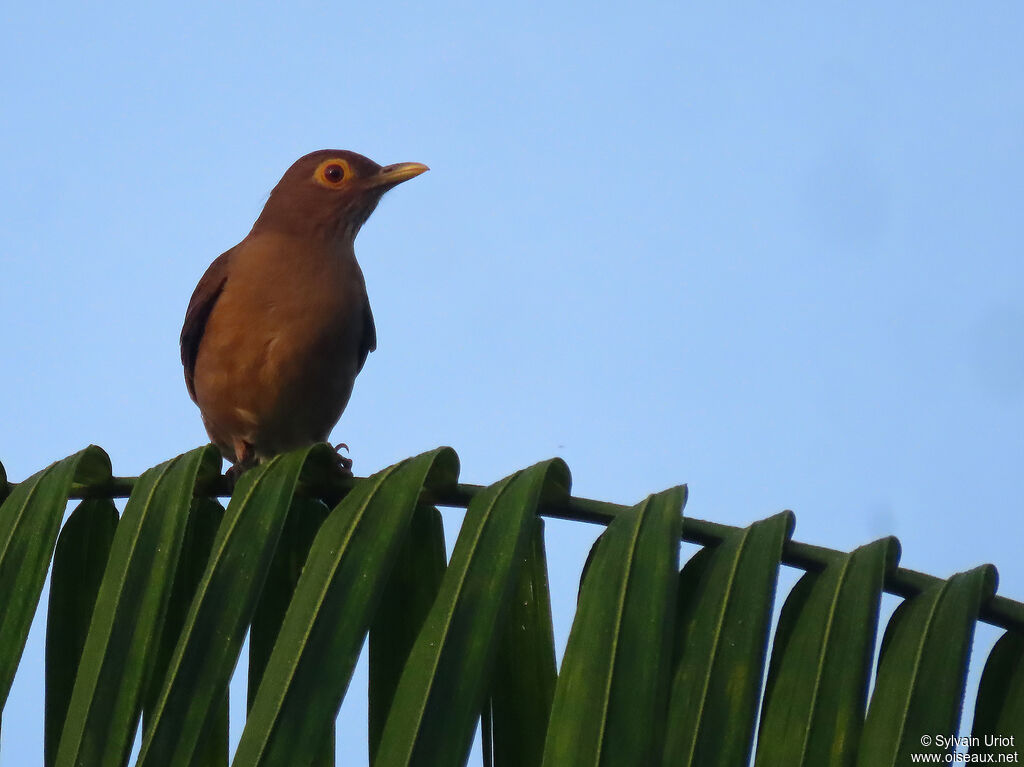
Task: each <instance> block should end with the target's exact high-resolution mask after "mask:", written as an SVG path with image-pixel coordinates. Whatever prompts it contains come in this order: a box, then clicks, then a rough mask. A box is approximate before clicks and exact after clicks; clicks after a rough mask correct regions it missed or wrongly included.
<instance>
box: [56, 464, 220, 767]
mask: <svg viewBox="0 0 1024 767" xmlns="http://www.w3.org/2000/svg"><path fill="white" fill-rule="evenodd" d="M219 464H220V456H219V455H218V454H217V452H216V450H215V449H213V448H212V447H204V448H198V449H196V450H193V451H192V452H190V453H185V454H184V455H181V456H178V457H177V458H173V459H171V460H170V461H167V462H166V463H162V464H160V465H159V466H156V467H154V468H152V469H150V470H149V471H147V472H146V473H145V474H143V475H142V476H141V477H140V478H139V481H138V482H137V483H136V485H135V489H134V490H133V491H132V495H131V497H130V498H129V499H128V504H127V505H126V506H125V511H124V515H123V516H122V518H121V521H120V523H119V524H118V525H117V530H116V532H115V533H114V540H113V543H112V545H111V550H110V558H109V560H108V563H107V567H106V570H105V572H104V575H103V581H102V582H101V584H100V589H99V593H98V595H97V597H96V607H95V611H94V612H93V616H92V622H91V623H90V626H89V633H88V635H87V637H86V640H85V646H84V648H83V649H82V660H81V665H80V669H79V673H78V676H77V679H76V681H75V686H74V690H73V692H72V694H71V701H70V703H69V705H68V714H67V720H66V722H65V724H64V730H63V733H62V735H61V739H60V746H59V748H58V750H57V758H56V760H55V764H57V765H63V766H66V767H80V766H84V765H97V767H99V766H100V765H103V767H106V765H119V764H124V763H125V762H126V761H127V760H128V755H129V751H130V749H131V744H132V739H133V737H134V733H135V729H136V727H137V726H138V721H139V717H140V715H141V712H142V703H143V696H144V694H145V691H146V684H147V681H148V677H147V672H148V671H149V670H150V668H151V666H152V663H153V656H154V654H155V653H156V647H157V644H158V641H157V640H158V638H159V636H160V631H161V630H162V626H163V619H164V614H165V612H166V610H167V601H168V599H169V597H170V593H171V584H172V582H173V579H174V571H175V568H176V567H177V564H178V554H179V551H180V548H181V540H182V537H183V535H184V532H185V525H186V522H187V520H188V510H189V507H190V506H191V503H192V494H193V491H194V488H195V484H196V478H197V477H198V476H199V475H200V474H202V475H203V476H204V477H205V476H210V475H213V474H215V473H216V470H217V467H218V466H219Z"/></svg>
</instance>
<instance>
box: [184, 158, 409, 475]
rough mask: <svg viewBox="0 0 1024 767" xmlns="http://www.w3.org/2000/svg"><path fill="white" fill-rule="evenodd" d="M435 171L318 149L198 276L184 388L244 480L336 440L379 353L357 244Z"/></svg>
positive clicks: (187, 327)
mask: <svg viewBox="0 0 1024 767" xmlns="http://www.w3.org/2000/svg"><path fill="white" fill-rule="evenodd" d="M426 170H427V166H426V165H422V164H420V163H415V162H406V163H398V164H397V165H388V166H385V167H381V166H380V165H378V164H377V163H375V162H373V160H370V159H368V158H366V157H363V156H362V155H359V154H356V153H355V152H346V151H342V150H337V149H325V150H321V151H318V152H313V153H311V154H308V155H306V156H305V157H302V158H300V159H298V160H297V161H296V162H295V164H294V165H292V166H291V167H290V168H289V169H288V170H287V171H286V172H285V174H284V176H283V177H282V178H281V180H280V181H279V182H278V184H277V186H275V187H274V189H273V191H272V192H271V193H270V197H269V198H268V199H267V203H266V205H264V206H263V212H262V213H260V215H259V218H257V219H256V223H255V224H253V227H252V230H251V231H250V232H249V234H248V235H247V236H246V237H245V239H244V240H242V241H241V242H240V243H238V244H237V245H236V246H235V247H233V248H231V249H230V250H229V251H227V252H226V253H223V254H222V255H221V256H220V257H218V258H217V259H216V260H215V261H214V262H213V263H212V264H210V267H209V268H208V269H207V270H206V274H204V275H203V277H202V279H201V280H199V284H198V285H197V286H196V289H195V292H194V293H193V294H192V300H191V301H189V305H188V310H187V311H186V313H185V324H184V326H183V327H182V329H181V362H182V364H183V365H184V366H185V385H186V386H187V387H188V393H189V395H190V396H191V397H192V400H193V401H194V402H195V403H196V404H197V405H198V406H199V412H200V413H201V414H202V417H203V424H204V425H205V426H206V432H207V434H209V435H210V439H211V440H212V441H213V443H214V444H215V445H216V446H217V447H218V448H219V449H220V452H221V453H222V454H223V455H224V457H225V458H227V459H228V460H229V461H231V463H232V464H234V467H233V471H234V472H235V473H236V475H237V472H240V471H244V470H245V469H247V468H249V467H251V466H253V465H255V464H257V463H260V462H261V461H264V460H266V459H267V458H270V457H271V456H274V455H276V454H278V453H281V452H284V451H286V450H291V449H293V448H297V447H301V446H304V445H310V444H313V443H314V442H324V441H326V440H327V437H328V435H329V434H330V432H331V429H333V428H334V425H335V424H336V423H337V422H338V419H339V418H340V417H341V413H342V411H343V410H344V409H345V405H346V404H348V399H349V395H351V393H352V384H353V383H354V381H355V378H356V375H357V374H358V373H359V371H360V370H362V367H363V363H364V362H366V356H367V355H368V354H369V353H370V352H372V351H373V350H374V349H376V348H377V333H376V329H375V328H374V324H373V314H372V313H371V312H370V303H369V300H368V299H367V296H366V283H365V282H364V280H363V273H362V271H361V270H360V269H359V264H358V263H356V256H355V251H354V249H353V242H354V240H355V238H356V235H357V234H358V233H359V228H360V227H361V226H362V225H363V224H364V223H365V222H366V219H367V218H369V216H370V214H371V213H372V212H373V209H374V208H375V207H376V206H377V203H378V202H379V201H380V198H381V196H382V195H383V194H384V193H385V192H386V191H388V190H389V189H391V188H392V187H394V186H396V185H398V184H400V183H402V182H403V181H407V180H408V179H410V178H413V177H415V176H418V175H420V174H421V173H423V172H424V171H426ZM339 462H340V463H341V464H342V466H344V467H345V468H346V469H348V468H349V467H350V466H351V461H350V460H349V459H347V458H342V457H341V456H339Z"/></svg>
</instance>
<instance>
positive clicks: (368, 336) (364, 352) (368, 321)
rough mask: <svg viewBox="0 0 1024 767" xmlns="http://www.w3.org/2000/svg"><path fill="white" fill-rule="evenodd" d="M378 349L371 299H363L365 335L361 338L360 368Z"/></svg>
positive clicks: (360, 368)
mask: <svg viewBox="0 0 1024 767" xmlns="http://www.w3.org/2000/svg"><path fill="white" fill-rule="evenodd" d="M376 349H377V327H376V326H375V325H374V324H373V312H372V311H370V300H369V299H366V300H365V301H363V337H362V338H361V339H359V368H358V370H356V372H357V373H358V372H359V371H360V370H362V369H363V364H364V363H365V362H366V357H367V356H368V355H369V354H370V352H372V351H376Z"/></svg>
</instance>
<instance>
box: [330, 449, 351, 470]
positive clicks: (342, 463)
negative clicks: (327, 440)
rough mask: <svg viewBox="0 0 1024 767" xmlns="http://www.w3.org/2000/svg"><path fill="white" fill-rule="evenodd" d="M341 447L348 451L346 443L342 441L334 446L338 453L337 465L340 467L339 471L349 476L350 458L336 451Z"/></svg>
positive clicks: (336, 451)
mask: <svg viewBox="0 0 1024 767" xmlns="http://www.w3.org/2000/svg"><path fill="white" fill-rule="evenodd" d="M342 448H345V451H346V452H347V451H348V445H346V444H345V443H344V442H339V443H338V444H337V445H335V446H334V452H335V453H337V454H338V466H339V467H340V468H341V471H342V472H343V473H344V474H346V475H348V476H350V477H351V476H352V459H351V458H349V457H348V456H344V455H342V454H341V453H340V452H338V451H339V450H341V449H342Z"/></svg>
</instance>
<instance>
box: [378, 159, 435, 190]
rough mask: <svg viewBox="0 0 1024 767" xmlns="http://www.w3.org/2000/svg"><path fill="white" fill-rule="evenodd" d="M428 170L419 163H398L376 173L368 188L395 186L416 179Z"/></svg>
mask: <svg viewBox="0 0 1024 767" xmlns="http://www.w3.org/2000/svg"><path fill="white" fill-rule="evenodd" d="M428 170H430V168H428V167H427V166H426V165H424V164H423V163H421V162H399V163H395V164H394V165H386V166H385V167H383V168H381V169H380V170H379V171H377V175H376V176H374V177H373V178H371V179H370V186H373V187H377V186H389V187H391V186H395V185H396V184H401V183H402V182H403V181H408V180H409V179H410V178H416V176H418V175H420V174H421V173H426V172H427V171H428Z"/></svg>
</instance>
